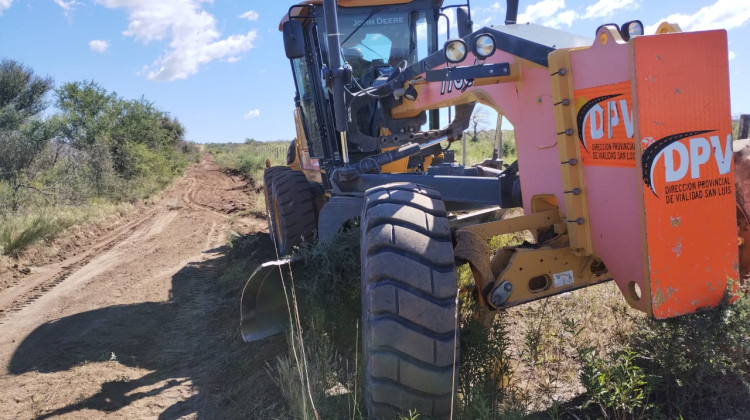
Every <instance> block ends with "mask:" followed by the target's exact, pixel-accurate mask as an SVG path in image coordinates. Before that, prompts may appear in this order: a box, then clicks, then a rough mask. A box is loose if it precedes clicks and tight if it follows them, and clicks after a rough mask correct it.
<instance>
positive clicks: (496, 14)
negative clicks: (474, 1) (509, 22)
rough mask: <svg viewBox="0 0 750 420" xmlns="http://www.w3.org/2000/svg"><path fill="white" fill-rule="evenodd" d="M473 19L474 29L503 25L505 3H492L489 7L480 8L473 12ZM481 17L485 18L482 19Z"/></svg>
mask: <svg viewBox="0 0 750 420" xmlns="http://www.w3.org/2000/svg"><path fill="white" fill-rule="evenodd" d="M471 12H472V13H471V17H472V18H473V19H474V22H475V23H478V24H479V25H478V26H477V25H474V29H478V28H480V27H483V26H487V25H489V24H502V23H504V22H505V2H503V3H502V4H501V3H500V2H495V3H492V4H491V5H490V6H489V7H478V8H474V9H472V11H471ZM480 16H484V17H482V18H480Z"/></svg>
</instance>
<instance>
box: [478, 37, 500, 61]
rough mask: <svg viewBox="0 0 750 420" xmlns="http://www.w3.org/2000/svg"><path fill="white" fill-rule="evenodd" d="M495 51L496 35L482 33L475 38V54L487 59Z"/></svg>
mask: <svg viewBox="0 0 750 420" xmlns="http://www.w3.org/2000/svg"><path fill="white" fill-rule="evenodd" d="M494 53H495V37H494V36H492V35H490V34H482V35H479V36H478V37H476V38H474V55H476V56H477V57H479V58H481V59H485V58H487V57H489V56H491V55H492V54H494Z"/></svg>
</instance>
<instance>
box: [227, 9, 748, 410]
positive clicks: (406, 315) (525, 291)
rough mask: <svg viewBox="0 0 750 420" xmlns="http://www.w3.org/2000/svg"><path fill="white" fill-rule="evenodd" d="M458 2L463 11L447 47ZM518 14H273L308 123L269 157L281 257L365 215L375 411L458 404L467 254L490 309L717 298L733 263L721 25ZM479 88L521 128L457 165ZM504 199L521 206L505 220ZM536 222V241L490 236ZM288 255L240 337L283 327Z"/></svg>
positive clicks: (655, 308) (371, 405)
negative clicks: (603, 289) (286, 147)
mask: <svg viewBox="0 0 750 420" xmlns="http://www.w3.org/2000/svg"><path fill="white" fill-rule="evenodd" d="M447 8H452V9H453V10H455V16H456V22H455V26H456V27H455V28H449V38H451V39H449V40H448V41H447V42H446V43H445V44H444V45H442V49H439V47H438V29H437V28H438V26H439V24H440V23H441V19H442V17H441V16H444V15H445V13H444V12H445V10H446V9H447ZM517 9H518V2H517V1H509V2H508V7H507V10H508V12H507V15H506V17H505V22H506V24H505V25H502V26H497V27H485V28H481V29H479V30H476V31H474V30H473V29H472V21H471V14H470V11H469V7H468V3H467V4H462V5H459V6H445V5H443V4H442V1H441V0H411V1H410V0H384V1H379V0H338V2H336V1H335V0H323V1H321V0H310V1H305V2H303V3H300V4H296V5H293V6H292V7H291V8H290V9H289V12H288V13H287V15H286V16H285V17H284V19H283V20H282V23H281V25H280V29H281V30H282V31H283V37H284V44H285V49H286V53H287V56H288V57H289V59H290V62H291V66H292V71H293V74H294V78H295V83H296V88H297V95H296V97H295V104H296V111H295V122H296V127H297V138H296V140H295V142H294V144H293V147H292V148H291V149H290V154H289V159H288V165H287V166H280V167H270V168H268V169H267V170H266V173H265V185H266V199H267V200H266V201H267V205H268V207H267V209H268V216H269V230H270V232H271V235H272V238H273V239H274V243H275V245H276V249H277V251H278V254H279V258H282V257H286V256H287V255H286V254H288V253H290V251H292V250H293V248H294V247H295V246H296V245H299V243H300V242H301V241H313V240H315V239H316V238H317V239H321V240H323V239H327V238H330V237H331V236H333V235H334V234H335V233H336V232H337V231H339V229H341V228H342V226H344V225H346V224H347V222H349V221H350V220H354V219H358V220H359V226H360V228H361V233H362V239H361V250H360V251H361V264H362V276H361V282H362V326H363V338H362V348H363V352H364V358H363V360H364V372H365V375H364V376H365V402H366V405H367V409H368V413H369V415H370V417H371V418H391V417H393V416H394V415H395V414H396V413H398V412H400V411H408V410H409V409H411V408H416V409H418V410H419V412H420V413H423V414H425V415H428V416H430V417H434V418H445V417H448V416H449V414H450V410H451V402H452V400H453V397H454V388H453V384H454V379H455V377H456V372H457V369H458V364H457V360H458V357H457V348H458V332H459V331H458V325H457V317H456V313H457V284H456V271H455V269H456V265H457V264H463V263H467V262H468V264H469V265H470V268H471V272H472V274H473V277H474V283H475V290H476V291H477V294H476V299H477V300H478V301H479V303H480V304H481V305H482V307H483V308H484V309H485V310H486V311H488V312H490V313H493V311H497V310H499V309H503V308H507V307H510V306H513V305H518V304H522V303H525V302H530V301H534V300H537V299H542V298H546V297H549V296H552V295H556V294H560V293H564V292H568V291H571V290H574V289H578V288H582V287H586V286H589V285H593V284H597V283H601V282H604V281H609V280H614V281H615V282H616V284H617V286H618V287H619V289H620V291H621V292H622V294H623V296H624V297H625V299H626V301H627V302H628V303H629V304H630V305H631V306H632V307H634V308H636V309H639V310H641V311H643V312H645V313H647V314H648V315H649V316H652V317H654V318H656V319H665V318H670V317H675V316H679V315H683V314H688V313H693V312H696V311H699V310H702V309H708V308H713V307H716V306H717V305H719V304H720V303H722V302H723V301H724V300H725V299H726V298H727V293H728V290H730V289H731V288H732V287H733V285H736V284H737V281H738V280H739V277H740V276H739V273H740V266H739V251H738V246H740V245H741V244H742V243H743V241H742V237H743V236H745V235H747V233H746V228H743V229H740V231H739V233H738V218H737V217H736V216H737V215H740V220H739V222H740V225H742V226H745V227H746V226H747V217H746V212H745V208H744V207H743V206H744V204H742V203H744V201H743V195H742V194H744V193H742V191H744V189H743V185H740V186H739V189H738V187H737V186H736V185H735V176H734V165H735V163H734V162H735V159H737V162H738V167H740V166H742V165H744V167H747V166H748V165H747V164H746V163H744V162H746V158H745V157H744V156H745V155H746V154H748V153H747V150H744V149H743V151H742V152H741V153H738V154H737V155H733V139H732V132H731V117H730V105H729V80H728V78H729V76H728V63H727V39H726V32H725V31H722V30H715V31H704V32H694V33H683V32H681V31H680V28H679V27H677V26H676V25H671V24H668V23H664V24H662V25H661V26H660V27H659V29H658V30H657V33H656V34H645V35H644V34H643V25H642V24H641V23H640V22H638V21H633V22H627V23H625V24H623V25H622V26H618V25H613V24H608V25H603V26H601V27H599V28H598V29H597V31H596V33H594V34H592V35H593V38H585V37H580V36H577V35H572V34H569V33H566V32H563V31H559V30H556V29H551V28H545V27H542V26H538V25H534V24H516V22H515V21H516V15H517ZM449 26H450V25H449ZM454 35H455V37H452V36H454ZM476 103H481V104H484V105H486V106H489V107H491V108H493V109H494V110H496V111H497V112H498V115H499V116H501V117H503V118H507V120H508V121H510V122H511V123H512V124H513V127H514V130H515V139H516V144H517V146H516V147H517V152H518V161H517V162H514V163H512V164H510V165H508V164H507V163H503V162H502V159H501V156H502V152H501V151H502V138H501V136H500V133H501V131H500V125H499V124H498V130H497V133H498V139H497V142H496V145H495V154H494V156H488V157H487V159H486V160H485V161H484V162H483V163H481V164H478V165H475V166H472V167H465V166H462V165H459V164H457V163H456V162H455V161H454V160H455V159H454V156H453V153H452V151H451V150H450V144H451V143H453V142H455V141H457V140H459V139H460V138H461V136H462V133H463V131H464V130H466V128H467V127H468V125H469V121H470V116H471V114H472V110H473V108H474V106H475V104H476ZM447 108H450V109H451V112H450V113H448V112H445V111H442V112H441V110H445V109H447ZM446 116H449V118H450V119H449V120H447V121H446V122H445V123H444V124H441V120H442V119H444V118H445V117H446ZM738 191H739V192H740V193H737V192H738ZM737 198H739V201H738V200H737ZM738 203H739V204H738ZM510 207H522V208H523V215H522V216H519V217H513V218H505V219H500V218H499V217H497V215H498V214H499V212H497V210H498V209H504V208H510ZM526 230H528V231H531V232H532V233H533V235H534V237H535V243H534V244H531V245H529V244H524V245H523V246H518V247H505V248H501V249H491V248H490V247H489V245H488V244H489V239H490V238H492V237H493V236H496V235H502V234H507V233H513V232H521V231H526ZM739 249H740V250H742V248H741V247H740V248H739ZM294 261H295V258H294V257H290V258H287V259H286V260H281V259H280V260H279V261H275V262H269V263H266V264H264V265H263V266H261V267H259V268H258V270H256V272H255V273H253V275H252V276H251V278H250V280H249V281H248V284H247V286H246V288H245V290H244V292H243V297H242V303H241V309H242V325H241V329H242V333H243V337H244V338H245V339H246V340H247V341H254V340H258V339H262V338H265V337H267V336H269V335H272V334H275V333H278V332H281V331H283V329H284V320H285V319H286V307H285V305H286V303H285V301H284V298H283V288H282V281H281V279H280V278H279V276H280V275H282V274H283V273H284V270H281V269H280V268H283V267H287V266H288V265H290V264H293V263H294ZM742 270H743V272H746V268H745V267H742Z"/></svg>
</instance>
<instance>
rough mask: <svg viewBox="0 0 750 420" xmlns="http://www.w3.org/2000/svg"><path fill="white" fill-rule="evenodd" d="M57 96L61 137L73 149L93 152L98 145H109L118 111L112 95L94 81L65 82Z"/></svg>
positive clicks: (115, 98)
mask: <svg viewBox="0 0 750 420" xmlns="http://www.w3.org/2000/svg"><path fill="white" fill-rule="evenodd" d="M56 94H57V101H56V104H57V107H58V108H59V109H60V111H61V113H62V119H63V120H64V122H65V124H64V127H63V134H64V136H65V138H66V139H67V140H68V141H69V142H70V144H71V145H72V146H73V147H75V148H76V149H79V150H92V149H93V148H94V145H95V144H96V143H97V142H105V143H108V142H109V138H108V137H109V134H110V132H111V130H112V127H113V126H114V124H115V121H116V120H117V118H118V116H119V113H120V111H121V108H120V107H118V106H117V103H118V101H119V99H118V98H117V94H116V93H115V92H112V93H109V92H107V91H106V90H105V89H104V88H102V87H101V86H99V84H98V83H96V82H94V81H93V80H85V81H83V82H71V83H66V84H64V85H62V86H61V87H59V88H58V89H57V90H56Z"/></svg>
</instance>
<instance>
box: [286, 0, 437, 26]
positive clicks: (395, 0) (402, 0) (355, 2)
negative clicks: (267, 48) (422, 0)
mask: <svg viewBox="0 0 750 420" xmlns="http://www.w3.org/2000/svg"><path fill="white" fill-rule="evenodd" d="M412 1H413V0H338V4H339V6H341V7H366V6H388V5H391V4H406V3H411V2H412ZM321 4H323V0H305V1H302V2H299V3H297V5H298V6H307V5H311V6H316V5H321ZM440 4H441V5H442V4H443V2H442V0H441V1H440ZM290 13H291V15H292V17H297V16H307V13H308V8H307V7H295V8H293V9H292V10H291V12H290ZM287 20H289V14H288V13H287V14H284V17H283V18H282V19H281V22H279V31H281V30H282V25H283V24H284V22H286V21H287Z"/></svg>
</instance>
